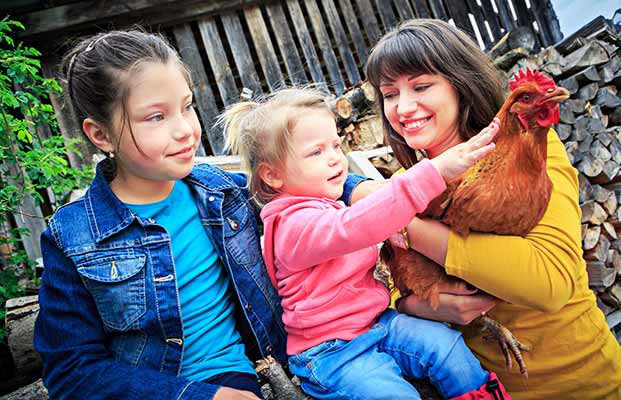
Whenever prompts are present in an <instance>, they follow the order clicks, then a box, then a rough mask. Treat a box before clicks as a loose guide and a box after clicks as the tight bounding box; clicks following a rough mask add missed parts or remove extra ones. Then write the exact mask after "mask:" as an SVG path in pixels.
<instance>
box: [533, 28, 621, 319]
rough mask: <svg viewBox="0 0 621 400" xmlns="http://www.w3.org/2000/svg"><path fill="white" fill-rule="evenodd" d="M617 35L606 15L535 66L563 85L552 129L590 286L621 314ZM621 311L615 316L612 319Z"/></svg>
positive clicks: (606, 307)
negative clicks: (569, 172)
mask: <svg viewBox="0 0 621 400" xmlns="http://www.w3.org/2000/svg"><path fill="white" fill-rule="evenodd" d="M619 46H621V32H619V31H618V30H617V29H616V28H615V26H614V25H612V24H611V23H609V22H608V21H607V20H606V19H604V18H603V17H599V18H597V19H595V20H593V21H592V22H591V23H590V24H588V25H586V26H585V27H584V28H582V29H581V30H580V31H579V32H577V34H576V35H573V36H572V37H570V38H568V39H566V40H564V41H563V42H561V43H559V44H557V45H556V46H555V47H554V48H549V49H547V50H546V51H544V52H543V53H542V54H541V55H540V56H539V57H538V58H537V61H538V64H539V66H540V67H541V68H540V69H542V70H544V71H546V72H547V73H549V74H550V75H552V76H553V77H554V78H555V79H556V80H557V82H558V83H559V85H561V86H563V87H565V88H567V89H568V90H569V92H570V94H571V97H570V99H569V100H568V101H566V102H565V103H564V104H561V116H560V122H559V124H558V125H557V127H556V129H557V132H558V134H559V137H560V138H561V140H562V141H563V142H564V143H565V148H566V149H567V155H568V156H569V160H570V162H571V163H572V164H573V165H574V167H575V168H576V169H577V170H578V176H579V181H580V207H581V209H582V246H583V251H584V252H583V256H584V259H585V260H586V263H587V271H588V274H589V285H590V286H591V288H592V289H593V290H594V291H595V292H596V295H597V298H598V304H599V306H600V308H601V309H602V310H603V311H604V313H605V314H607V315H611V314H613V312H615V311H616V310H621V204H620V200H621V107H620V106H621V96H620V95H621V93H619V90H620V89H621V52H620V51H619ZM619 313H621V311H617V314H619Z"/></svg>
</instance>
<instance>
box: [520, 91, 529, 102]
mask: <svg viewBox="0 0 621 400" xmlns="http://www.w3.org/2000/svg"><path fill="white" fill-rule="evenodd" d="M522 101H523V102H524V103H528V102H529V101H530V95H529V94H527V93H525V94H523V95H522Z"/></svg>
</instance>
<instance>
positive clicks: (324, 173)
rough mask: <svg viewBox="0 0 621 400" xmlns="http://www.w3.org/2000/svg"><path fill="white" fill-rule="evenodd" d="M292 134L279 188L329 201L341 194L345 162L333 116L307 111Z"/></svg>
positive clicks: (345, 169)
mask: <svg viewBox="0 0 621 400" xmlns="http://www.w3.org/2000/svg"><path fill="white" fill-rule="evenodd" d="M291 136H292V141H291V149H290V153H289V154H288V155H287V159H286V162H285V168H284V171H283V172H284V173H283V174H282V178H283V179H282V188H281V189H280V191H281V192H285V193H289V194H292V195H296V196H308V197H317V198H328V199H331V200H336V199H338V198H339V197H341V195H342V194H343V185H344V183H345V179H346V178H347V167H348V162H347V157H346V156H345V154H343V151H342V149H341V138H340V137H339V136H338V134H337V129H336V123H335V122H334V116H333V115H332V114H330V113H329V112H327V111H322V110H316V111H310V112H306V113H305V115H304V116H303V117H301V118H300V119H299V120H298V122H297V123H296V124H295V125H294V127H293V129H292V132H291Z"/></svg>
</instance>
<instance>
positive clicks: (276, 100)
mask: <svg viewBox="0 0 621 400" xmlns="http://www.w3.org/2000/svg"><path fill="white" fill-rule="evenodd" d="M309 110H317V111H325V112H328V113H330V114H332V111H331V110H330V107H329V106H328V104H327V102H326V95H325V94H324V93H323V92H321V91H320V90H318V89H316V88H315V87H312V86H306V87H300V88H296V87H294V88H286V89H281V90H278V91H276V92H274V93H271V94H269V95H266V96H264V97H262V98H261V99H257V100H255V101H243V102H240V103H237V104H235V105H233V106H231V107H230V108H229V109H228V110H226V111H225V112H224V113H223V114H222V115H221V116H220V117H219V118H218V121H217V122H216V125H220V126H223V129H224V134H225V138H226V147H227V148H228V149H229V150H230V151H231V152H232V153H233V154H239V156H240V157H241V160H242V166H243V168H244V170H245V172H246V173H247V174H248V181H249V186H250V192H251V193H252V195H253V197H254V199H255V201H256V202H257V204H258V205H259V206H264V205H265V204H266V203H267V202H269V201H270V200H271V199H272V198H274V197H275V196H276V195H278V191H276V190H275V189H274V188H272V187H270V186H269V185H267V184H266V183H265V182H263V181H262V180H261V178H260V177H259V175H258V169H259V166H260V165H261V163H267V164H268V165H271V166H273V167H276V168H284V166H285V160H286V157H287V155H288V154H289V152H290V146H291V130H292V129H293V127H294V126H295V124H296V123H297V122H298V120H299V119H300V117H302V116H303V115H304V112H305V111H309Z"/></svg>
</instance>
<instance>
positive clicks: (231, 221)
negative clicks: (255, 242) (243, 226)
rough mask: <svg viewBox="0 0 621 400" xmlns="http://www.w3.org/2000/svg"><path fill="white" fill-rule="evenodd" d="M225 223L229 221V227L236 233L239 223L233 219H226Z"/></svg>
mask: <svg viewBox="0 0 621 400" xmlns="http://www.w3.org/2000/svg"><path fill="white" fill-rule="evenodd" d="M227 221H229V225H230V226H231V229H232V230H234V231H236V230H238V229H239V222H237V221H235V220H234V219H230V218H227Z"/></svg>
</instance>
